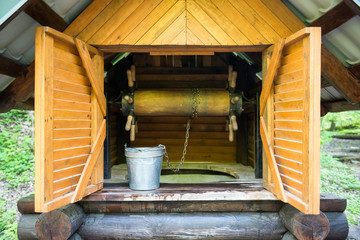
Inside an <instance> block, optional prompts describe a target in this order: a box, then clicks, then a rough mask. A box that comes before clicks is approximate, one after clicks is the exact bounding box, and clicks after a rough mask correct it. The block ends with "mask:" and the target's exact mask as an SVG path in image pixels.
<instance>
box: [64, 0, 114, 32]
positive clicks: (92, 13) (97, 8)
mask: <svg viewBox="0 0 360 240" xmlns="http://www.w3.org/2000/svg"><path fill="white" fill-rule="evenodd" d="M111 1H112V0H97V1H93V2H92V3H91V4H90V5H89V6H88V7H87V8H86V9H85V10H84V11H83V12H81V13H80V15H79V16H78V17H77V18H75V20H74V21H73V22H72V23H71V24H70V25H69V26H68V27H67V28H66V29H65V31H64V33H65V34H67V35H69V36H72V37H76V36H77V35H78V34H79V33H80V32H81V31H82V30H83V29H84V28H85V27H86V26H87V25H89V24H90V23H91V22H92V21H93V19H95V18H96V17H97V16H98V15H99V14H100V13H101V12H102V11H103V10H104V8H106V6H107V5H108V4H109V3H110V2H111Z"/></svg>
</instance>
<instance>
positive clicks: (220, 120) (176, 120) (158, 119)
mask: <svg viewBox="0 0 360 240" xmlns="http://www.w3.org/2000/svg"><path fill="white" fill-rule="evenodd" d="M188 120H189V118H188V117H138V118H137V122H138V123H186V122H187V121H188ZM191 123H195V124H200V123H205V124H211V123H219V124H225V123H226V117H197V118H194V119H191Z"/></svg>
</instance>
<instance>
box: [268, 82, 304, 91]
mask: <svg viewBox="0 0 360 240" xmlns="http://www.w3.org/2000/svg"><path fill="white" fill-rule="evenodd" d="M303 87H304V82H303V81H302V80H300V81H295V82H289V83H284V84H279V85H276V86H275V88H274V90H275V94H279V93H284V92H291V91H296V90H301V89H303Z"/></svg>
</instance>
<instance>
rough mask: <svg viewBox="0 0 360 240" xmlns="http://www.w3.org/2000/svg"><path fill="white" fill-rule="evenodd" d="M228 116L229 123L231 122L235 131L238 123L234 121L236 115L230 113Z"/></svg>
mask: <svg viewBox="0 0 360 240" xmlns="http://www.w3.org/2000/svg"><path fill="white" fill-rule="evenodd" d="M230 118H231V123H232V127H233V130H234V131H237V130H238V124H237V122H236V116H235V115H232V116H231V117H230Z"/></svg>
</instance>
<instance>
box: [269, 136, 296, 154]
mask: <svg viewBox="0 0 360 240" xmlns="http://www.w3.org/2000/svg"><path fill="white" fill-rule="evenodd" d="M274 142H275V144H274V145H275V146H278V147H281V148H288V149H293V150H295V151H302V142H299V141H293V140H288V139H282V138H275V139H274Z"/></svg>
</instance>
